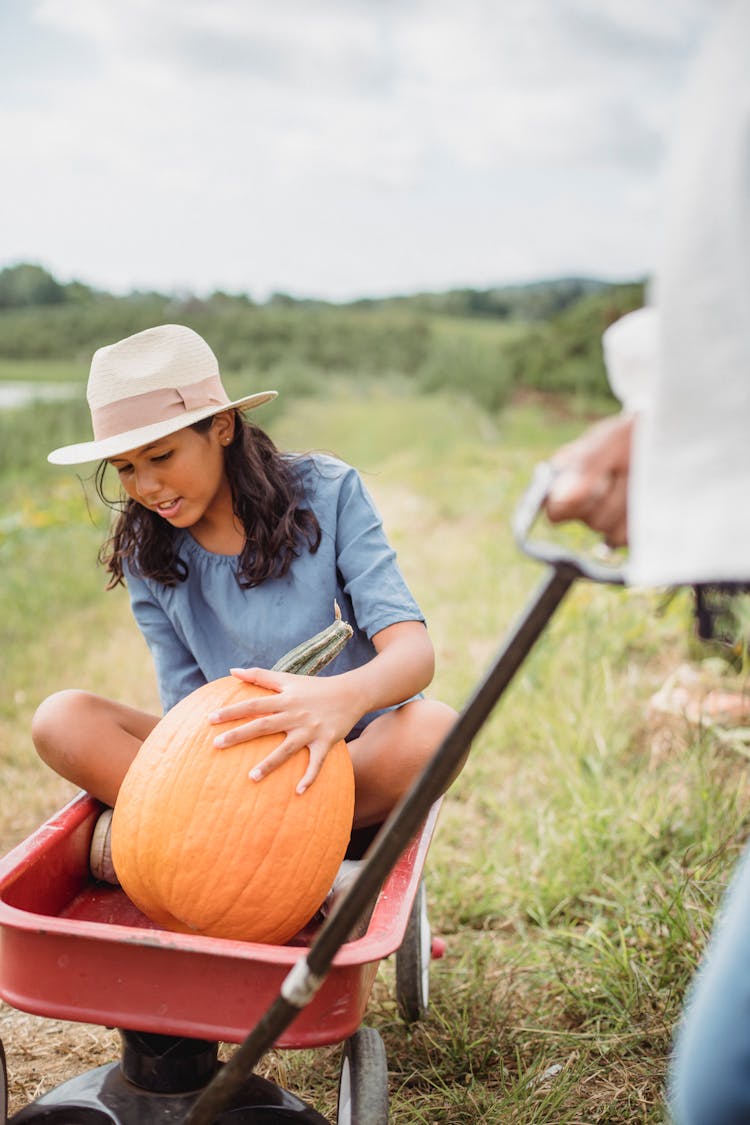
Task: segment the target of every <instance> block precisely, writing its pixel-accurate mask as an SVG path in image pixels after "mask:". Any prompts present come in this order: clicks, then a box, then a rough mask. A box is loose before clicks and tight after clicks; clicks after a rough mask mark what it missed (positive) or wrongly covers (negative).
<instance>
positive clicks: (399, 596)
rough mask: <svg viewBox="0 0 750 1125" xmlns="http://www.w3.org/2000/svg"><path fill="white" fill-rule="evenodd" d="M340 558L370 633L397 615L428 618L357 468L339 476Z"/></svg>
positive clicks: (393, 621) (346, 588)
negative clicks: (410, 585) (424, 614)
mask: <svg viewBox="0 0 750 1125" xmlns="http://www.w3.org/2000/svg"><path fill="white" fill-rule="evenodd" d="M336 559H337V565H338V569H339V575H340V580H341V583H342V586H343V589H344V592H345V593H346V594H347V596H348V597H349V598H350V599H351V602H352V606H353V608H354V613H355V616H356V619H357V624H358V625H359V627H360V628H361V629H362V630H364V632H365V633H366V634H367V636H368V637H369V638H372V637H373V636H374V635H375V634H376V633H378V632H380V630H381V629H385V628H387V626H389V625H395V624H396V623H397V622H399V621H422V622H423V621H424V617H423V615H422V612H421V610H420V608H419V606H418V605H417V603H416V601H415V599H414V597H413V596H412V594H411V591H410V590H409V587H408V586H407V584H406V581H405V580H404V577H403V575H402V573H401V570H400V568H399V565H398V562H397V560H396V552H395V551H394V549H393V547H391V545H390V543H389V542H388V539H387V538H386V535H385V531H384V530H383V521H382V519H381V517H380V514H379V513H378V510H377V508H376V507H375V504H374V502H373V500H372V497H371V496H370V494H369V492H368V491H367V489H366V488H365V486H364V484H363V482H362V480H361V478H360V476H359V474H358V473H357V472H356V470H355V469H352V468H349V469H348V470H347V472H346V474H345V476H344V479H343V480H342V482H341V488H340V491H339V497H338V512H337V523H336Z"/></svg>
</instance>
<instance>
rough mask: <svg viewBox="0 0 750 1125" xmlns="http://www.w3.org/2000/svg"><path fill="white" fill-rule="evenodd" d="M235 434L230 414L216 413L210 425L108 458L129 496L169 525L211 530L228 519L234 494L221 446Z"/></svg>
mask: <svg viewBox="0 0 750 1125" xmlns="http://www.w3.org/2000/svg"><path fill="white" fill-rule="evenodd" d="M233 432H234V416H233V414H231V413H222V414H216V415H214V420H213V424H212V426H211V428H210V429H209V430H207V431H206V432H205V433H198V432H197V431H196V430H194V429H192V428H190V427H188V428H187V429H184V430H178V431H177V433H174V434H170V435H169V436H168V437H165V438H160V439H159V440H158V441H155V442H152V443H150V444H149V445H142V446H139V447H138V449H133V450H130V451H129V452H127V453H122V454H120V455H119V456H118V457H111V458H110V464H111V465H113V466H114V468H115V469H116V470H117V473H118V475H119V477H120V482H121V484H122V486H123V488H124V489H125V491H126V492H127V494H128V496H130V497H131V498H132V499H133V500H136V501H137V502H138V503H139V504H142V505H143V507H144V508H149V509H150V510H151V511H152V512H156V514H157V515H159V516H161V517H162V518H163V519H165V520H167V522H168V523H170V524H172V526H173V527H181V528H191V529H192V530H193V531H194V532H197V533H198V536H197V537H198V538H199V540H200V532H201V530H205V531H207V532H209V533H210V532H212V531H215V530H217V529H221V527H222V526H223V525H224V524H225V521H227V520H229V522H230V523H231V522H232V496H231V488H230V486H229V480H228V479H227V475H226V470H225V467H224V447H225V446H226V445H227V444H228V443H229V441H231V438H232V434H233Z"/></svg>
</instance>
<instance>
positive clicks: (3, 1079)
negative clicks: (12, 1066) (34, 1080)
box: [0, 1039, 8, 1125]
mask: <svg viewBox="0 0 750 1125" xmlns="http://www.w3.org/2000/svg"><path fill="white" fill-rule="evenodd" d="M7 1120H8V1072H7V1069H6V1066H5V1051H4V1050H3V1042H2V1040H1V1039H0V1125H5V1122H6V1121H7Z"/></svg>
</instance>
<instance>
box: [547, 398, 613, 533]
mask: <svg viewBox="0 0 750 1125" xmlns="http://www.w3.org/2000/svg"><path fill="white" fill-rule="evenodd" d="M634 421H635V419H634V416H633V415H632V414H618V415H617V416H616V417H614V418H606V419H604V420H603V421H601V422H597V423H595V425H593V426H591V427H590V429H588V430H586V432H585V433H584V434H582V436H581V437H579V438H577V439H576V440H575V441H573V442H570V444H569V445H564V446H562V447H561V448H560V449H559V450H558V451H557V453H556V454H555V455H554V456H553V457H552V458H551V459H550V463H551V465H552V467H553V469H554V470H555V472H556V475H555V478H554V480H553V482H552V485H551V487H550V490H549V493H548V495H547V500H546V503H545V512H546V514H547V518H548V519H549V520H550V521H551V522H552V523H562V522H564V521H565V520H580V521H581V522H582V523H585V524H587V525H588V526H589V527H590V528H592V529H593V530H594V531H598V532H600V533H601V534H602V535H603V536H604V539H605V542H606V543H607V545H608V546H610V547H622V546H625V544H626V543H627V541H628V476H629V473H630V452H631V444H632V438H633V428H634Z"/></svg>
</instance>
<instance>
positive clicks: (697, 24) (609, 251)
mask: <svg viewBox="0 0 750 1125" xmlns="http://www.w3.org/2000/svg"><path fill="white" fill-rule="evenodd" d="M716 2H718V0H514V2H511V0H0V144H1V150H0V151H1V152H2V157H1V158H0V160H1V167H2V176H1V178H0V191H2V194H3V207H2V211H1V214H2V217H1V218H0V267H2V266H6V265H10V264H13V263H14V262H18V261H33V262H39V263H40V264H42V265H44V266H45V267H46V268H48V269H50V270H51V271H52V272H53V273H54V274H55V275H56V276H57V277H58V278H60V279H61V280H66V281H67V280H70V279H73V278H76V279H79V280H82V281H85V282H88V283H89V284H93V285H97V286H102V287H105V288H109V289H112V290H114V291H125V290H128V289H131V288H156V289H161V290H170V291H173V290H184V289H187V290H190V291H192V292H195V293H199V294H203V293H208V292H211V291H213V290H214V289H225V290H228V291H230V292H247V293H249V294H250V295H252V296H253V297H255V298H256V299H260V300H262V299H264V298H265V297H266V296H268V294H269V293H271V292H273V291H275V290H281V291H285V292H289V293H293V294H296V295H299V296H320V297H325V298H329V299H334V300H339V299H348V298H350V297H356V296H362V295H376V294H383V293H396V292H398V293H407V292H415V291H418V290H442V289H446V288H450V287H455V286H464V285H466V286H472V287H487V286H492V285H495V284H505V283H508V282H516V281H530V280H537V279H540V278H549V277H557V276H571V275H576V276H581V275H586V276H597V277H604V278H609V279H620V278H631V277H641V276H644V275H645V274H646V273H648V272H649V271H650V269H651V268H652V266H653V263H654V259H655V254H656V252H657V249H658V235H659V222H658V216H659V213H660V195H659V187H660V171H661V168H662V162H663V156H664V146H665V139H666V137H667V136H668V134H669V129H670V126H671V122H672V119H673V114H674V111H675V105H676V97H677V95H678V93H679V90H680V87H681V84H682V82H683V81H684V77H685V73H686V67H687V66H688V64H689V62H690V59H691V56H692V55H693V54H694V52H695V49H696V46H697V44H698V43H699V41H700V38H701V35H702V33H703V31H704V30H705V28H706V27H707V26H708V25H709V23H710V20H711V17H712V13H713V10H714V6H715V3H716Z"/></svg>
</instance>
